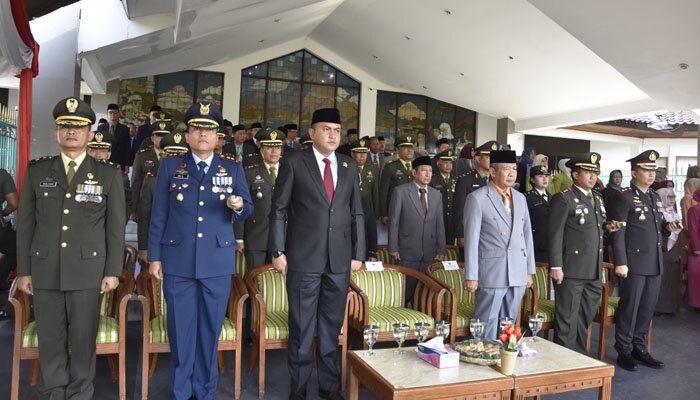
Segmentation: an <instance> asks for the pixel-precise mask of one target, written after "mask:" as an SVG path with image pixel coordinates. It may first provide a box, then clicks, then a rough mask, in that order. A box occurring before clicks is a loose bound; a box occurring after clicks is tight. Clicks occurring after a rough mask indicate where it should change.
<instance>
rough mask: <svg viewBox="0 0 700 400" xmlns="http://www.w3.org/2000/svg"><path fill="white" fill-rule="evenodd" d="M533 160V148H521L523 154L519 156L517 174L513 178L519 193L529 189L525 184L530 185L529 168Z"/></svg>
mask: <svg viewBox="0 0 700 400" xmlns="http://www.w3.org/2000/svg"><path fill="white" fill-rule="evenodd" d="M534 160H535V149H534V148H532V147H526V148H525V150H523V154H522V155H521V156H520V162H519V163H518V175H517V177H516V178H515V182H517V183H518V191H519V192H521V193H525V192H527V191H530V189H531V188H527V186H530V185H529V183H530V182H529V177H530V168H532V165H533V161H534ZM534 165H537V164H534Z"/></svg>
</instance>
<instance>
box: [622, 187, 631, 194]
mask: <svg viewBox="0 0 700 400" xmlns="http://www.w3.org/2000/svg"><path fill="white" fill-rule="evenodd" d="M631 190H632V188H631V187H626V188H622V190H620V192H622V193H627V192H629V191H631Z"/></svg>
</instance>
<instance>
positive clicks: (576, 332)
mask: <svg viewBox="0 0 700 400" xmlns="http://www.w3.org/2000/svg"><path fill="white" fill-rule="evenodd" d="M602 293H603V284H602V282H601V281H600V280H599V279H575V278H567V277H566V274H565V275H564V279H563V280H562V282H561V284H560V285H557V284H555V285H554V294H555V296H556V299H557V301H556V316H555V318H554V324H555V335H554V342H555V343H557V344H560V345H562V346H566V347H569V348H570V349H572V350H575V351H578V352H579V353H584V354H585V353H586V342H587V338H588V327H589V326H590V324H591V321H593V318H594V317H595V314H596V312H597V311H598V304H599V302H600V295H601V294H602Z"/></svg>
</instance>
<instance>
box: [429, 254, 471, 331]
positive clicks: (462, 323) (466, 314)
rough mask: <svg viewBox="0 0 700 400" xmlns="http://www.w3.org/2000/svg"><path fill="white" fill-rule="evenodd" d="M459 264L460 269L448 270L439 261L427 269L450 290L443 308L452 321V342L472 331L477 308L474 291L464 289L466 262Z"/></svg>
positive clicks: (445, 314)
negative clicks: (470, 329)
mask: <svg viewBox="0 0 700 400" xmlns="http://www.w3.org/2000/svg"><path fill="white" fill-rule="evenodd" d="M458 264H459V269H458V270H452V271H447V270H445V269H444V268H443V265H442V263H440V262H437V263H435V264H433V265H431V266H430V267H428V271H427V274H428V276H430V277H431V278H433V279H434V280H435V281H436V282H437V283H439V284H440V285H442V286H443V287H444V288H445V289H447V290H449V293H448V294H447V295H446V296H445V299H444V302H443V307H442V310H443V315H444V316H445V318H447V319H448V320H449V321H450V327H451V329H450V342H452V343H454V342H455V340H456V339H457V337H458V336H466V335H468V334H469V333H470V332H469V323H470V320H471V318H472V316H473V315H474V309H475V308H476V298H475V297H474V293H469V292H467V291H466V290H464V285H463V283H464V263H462V262H460V263H458ZM453 299H456V301H454V300H453Z"/></svg>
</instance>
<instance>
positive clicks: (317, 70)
mask: <svg viewBox="0 0 700 400" xmlns="http://www.w3.org/2000/svg"><path fill="white" fill-rule="evenodd" d="M335 75H336V73H335V68H333V67H331V66H330V65H329V64H328V63H326V62H325V61H323V60H321V59H320V58H318V57H316V56H314V55H312V54H310V53H309V52H304V82H314V83H325V84H329V85H332V84H334V83H335Z"/></svg>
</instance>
